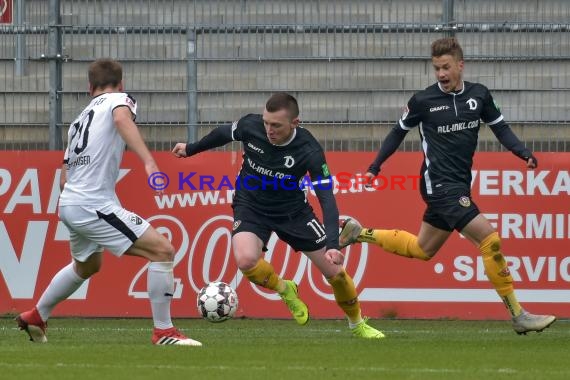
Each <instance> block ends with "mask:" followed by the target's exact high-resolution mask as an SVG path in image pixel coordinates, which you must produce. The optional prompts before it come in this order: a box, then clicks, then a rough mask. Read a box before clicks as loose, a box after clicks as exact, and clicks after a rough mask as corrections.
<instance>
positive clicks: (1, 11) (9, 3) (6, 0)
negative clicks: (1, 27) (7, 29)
mask: <svg viewBox="0 0 570 380" xmlns="http://www.w3.org/2000/svg"><path fill="white" fill-rule="evenodd" d="M13 9H14V6H13V0H0V24H11V23H12V10H13Z"/></svg>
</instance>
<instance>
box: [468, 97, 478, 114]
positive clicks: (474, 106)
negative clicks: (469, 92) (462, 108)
mask: <svg viewBox="0 0 570 380" xmlns="http://www.w3.org/2000/svg"><path fill="white" fill-rule="evenodd" d="M466 103H467V105H468V106H469V109H470V110H472V111H473V110H476V109H477V101H476V100H475V99H473V98H469V100H467V102H466Z"/></svg>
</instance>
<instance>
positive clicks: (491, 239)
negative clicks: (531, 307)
mask: <svg viewBox="0 0 570 380" xmlns="http://www.w3.org/2000/svg"><path fill="white" fill-rule="evenodd" d="M479 250H480V251H481V255H483V264H484V266H485V274H487V278H489V281H491V283H492V284H493V286H494V287H495V290H496V291H497V293H498V294H499V296H500V297H501V300H503V303H504V304H505V306H506V307H507V309H508V310H509V312H510V313H511V315H512V316H513V317H516V316H517V315H519V314H521V313H522V307H521V305H520V304H519V302H518V301H517V297H516V296H515V289H514V287H513V277H512V276H511V272H510V271H509V267H508V266H507V261H506V260H505V257H504V256H503V254H502V253H501V238H500V237H499V234H498V233H497V232H493V233H492V234H491V235H489V236H487V237H486V238H485V239H484V240H483V241H482V242H481V244H480V245H479Z"/></svg>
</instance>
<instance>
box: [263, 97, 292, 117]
mask: <svg viewBox="0 0 570 380" xmlns="http://www.w3.org/2000/svg"><path fill="white" fill-rule="evenodd" d="M265 109H266V110H267V112H277V111H280V110H282V109H286V110H287V111H288V112H289V115H290V116H291V120H293V119H295V118H296V117H297V116H299V104H298V103H297V99H295V98H294V97H293V96H292V95H290V94H288V93H286V92H277V93H275V94H273V95H271V97H270V98H269V99H268V100H267V103H266V104H265Z"/></svg>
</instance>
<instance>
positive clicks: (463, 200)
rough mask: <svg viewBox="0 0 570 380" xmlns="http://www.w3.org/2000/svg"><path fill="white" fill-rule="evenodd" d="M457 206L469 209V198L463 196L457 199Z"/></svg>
mask: <svg viewBox="0 0 570 380" xmlns="http://www.w3.org/2000/svg"><path fill="white" fill-rule="evenodd" d="M459 204H460V205H461V206H463V207H469V206H471V199H469V197H466V196H465V195H464V196H462V197H461V198H459Z"/></svg>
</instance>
